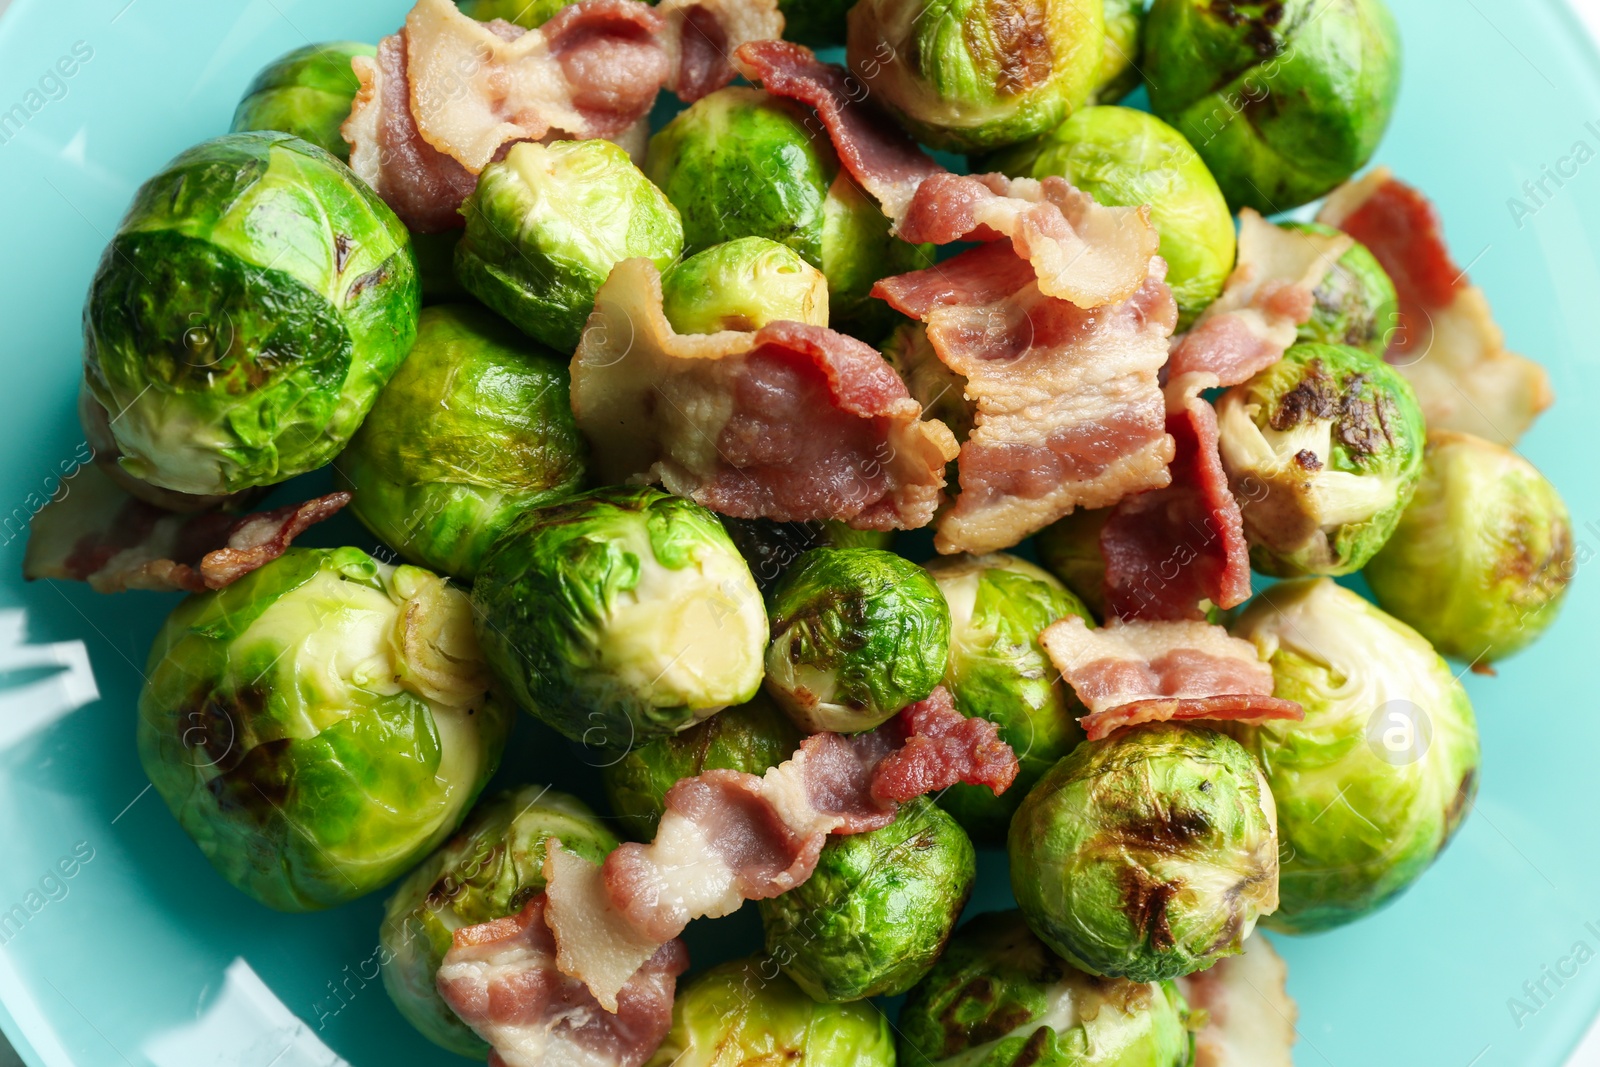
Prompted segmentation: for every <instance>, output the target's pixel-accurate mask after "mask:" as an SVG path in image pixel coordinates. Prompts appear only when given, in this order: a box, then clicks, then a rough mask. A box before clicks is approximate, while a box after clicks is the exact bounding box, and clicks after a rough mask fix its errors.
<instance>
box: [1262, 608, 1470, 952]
mask: <svg viewBox="0 0 1600 1067" xmlns="http://www.w3.org/2000/svg"><path fill="white" fill-rule="evenodd" d="M1233 631H1234V633H1235V634H1236V635H1237V636H1239V637H1243V638H1246V639H1248V640H1250V641H1254V642H1255V644H1256V646H1257V648H1258V649H1260V651H1261V653H1262V655H1263V657H1265V658H1267V659H1269V660H1270V661H1271V663H1272V675H1273V678H1274V680H1275V683H1276V684H1275V686H1274V690H1273V692H1274V694H1275V695H1276V696H1279V697H1282V698H1284V699H1286V700H1294V701H1298V702H1299V703H1300V706H1301V707H1303V708H1305V712H1306V718H1305V721H1304V722H1278V723H1264V724H1262V725H1260V726H1238V727H1234V728H1232V729H1233V732H1234V735H1235V736H1237V737H1238V738H1239V739H1240V740H1241V741H1242V742H1243V744H1244V745H1245V747H1246V748H1248V749H1250V750H1251V751H1252V752H1253V753H1255V754H1256V756H1257V757H1258V758H1259V759H1260V760H1261V765H1262V766H1263V767H1264V768H1266V771H1267V779H1268V782H1269V783H1270V784H1271V786H1272V794H1273V796H1274V797H1275V798H1276V799H1277V803H1278V834H1279V837H1280V838H1281V839H1282V841H1283V871H1282V876H1281V881H1280V887H1279V894H1280V897H1279V900H1280V903H1279V906H1278V911H1277V913H1276V914H1275V915H1273V916H1272V917H1271V918H1269V919H1266V920H1263V921H1264V922H1265V924H1266V925H1267V926H1269V927H1271V928H1272V929H1274V930H1284V931H1287V932H1289V933H1311V932H1314V931H1317V930H1327V929H1331V928H1332V927H1335V926H1340V925H1343V924H1344V923H1347V922H1350V921H1352V920H1354V919H1358V918H1360V917H1361V916H1363V915H1366V914H1367V913H1369V912H1371V911H1373V910H1375V909H1377V908H1379V907H1381V906H1382V905H1383V904H1385V903H1387V902H1388V901H1389V900H1391V899H1393V897H1394V896H1395V895H1396V894H1397V893H1399V892H1400V891H1401V890H1403V889H1405V888H1406V887H1407V886H1409V885H1410V884H1411V883H1412V882H1414V881H1416V879H1417V877H1418V876H1419V875H1421V874H1422V872H1423V871H1424V870H1426V869H1427V868H1428V865H1429V864H1431V863H1432V862H1433V861H1434V859H1435V858H1436V857H1437V856H1438V855H1439V853H1440V851H1442V850H1443V849H1444V846H1445V845H1446V843H1448V842H1449V840H1450V837H1451V835H1452V834H1454V833H1455V831H1456V828H1457V827H1458V826H1459V825H1460V824H1461V819H1462V817H1463V816H1464V815H1465V814H1466V811H1467V808H1468V806H1469V805H1470V804H1471V803H1472V797H1473V794H1474V792H1475V790H1476V788H1477V775H1478V729H1477V724H1476V722H1475V720H1474V719H1473V715H1472V704H1471V702H1469V701H1468V700H1467V694H1466V691H1465V690H1464V689H1462V688H1461V683H1460V682H1458V681H1456V679H1455V675H1454V673H1453V672H1452V671H1451V670H1450V667H1449V666H1448V665H1447V664H1446V663H1445V661H1444V660H1443V659H1441V658H1440V657H1439V654H1438V653H1437V652H1435V651H1434V650H1433V649H1432V648H1431V647H1430V646H1429V645H1428V642H1427V641H1425V640H1423V639H1422V637H1421V636H1420V635H1419V634H1418V633H1417V632H1416V631H1414V630H1412V629H1411V628H1410V627H1409V626H1406V625H1405V624H1404V623H1402V622H1400V621H1398V620H1396V619H1393V618H1390V617H1389V616H1388V615H1385V614H1384V613H1383V612H1381V611H1379V610H1378V609H1377V608H1375V607H1373V606H1372V605H1371V604H1369V603H1367V602H1366V601H1365V600H1363V599H1362V598H1361V597H1359V596H1357V595H1356V594H1355V593H1352V592H1351V591H1350V590H1348V589H1345V588H1343V587H1341V586H1339V585H1335V584H1334V583H1333V582H1332V581H1329V580H1328V579H1325V578H1324V579H1305V580H1301V581H1294V582H1280V583H1279V584H1277V585H1275V586H1273V587H1272V588H1270V589H1268V590H1267V591H1266V592H1264V593H1262V594H1261V595H1260V596H1259V597H1257V598H1256V599H1255V601H1253V602H1252V603H1251V604H1250V606H1249V607H1248V608H1247V609H1246V610H1245V612H1244V614H1243V615H1241V616H1240V618H1239V620H1238V622H1237V623H1236V624H1235V625H1234V627H1233Z"/></svg>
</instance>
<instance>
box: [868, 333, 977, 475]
mask: <svg viewBox="0 0 1600 1067" xmlns="http://www.w3.org/2000/svg"><path fill="white" fill-rule="evenodd" d="M883 358H884V359H887V360H888V361H889V362H890V364H892V365H893V366H894V369H895V373H896V374H898V375H900V378H901V380H902V381H904V382H905V383H906V391H907V392H909V393H910V394H911V398H912V399H913V400H915V401H916V402H917V403H919V404H921V405H922V410H923V412H924V413H925V414H926V416H927V417H928V418H930V419H938V420H939V421H940V422H942V423H944V424H945V425H946V426H948V427H950V432H951V433H954V434H955V435H956V440H958V441H965V440H966V439H967V437H968V436H970V435H971V433H972V426H973V422H974V420H975V419H976V418H977V414H978V406H977V404H975V403H973V402H972V401H970V400H968V399H967V397H966V388H967V379H966V376H965V375H961V374H957V373H956V372H955V371H953V370H951V369H950V368H949V367H947V366H946V365H945V362H944V360H942V359H940V358H939V354H938V353H937V352H935V351H934V350H933V342H931V341H929V340H928V328H927V327H926V326H924V325H923V324H922V323H920V322H903V323H901V324H900V325H899V326H896V327H895V330H894V332H893V333H892V334H890V335H889V339H888V340H887V341H885V342H884V345H883ZM950 467H951V469H952V470H954V469H955V464H954V462H953V461H952V463H951V464H950Z"/></svg>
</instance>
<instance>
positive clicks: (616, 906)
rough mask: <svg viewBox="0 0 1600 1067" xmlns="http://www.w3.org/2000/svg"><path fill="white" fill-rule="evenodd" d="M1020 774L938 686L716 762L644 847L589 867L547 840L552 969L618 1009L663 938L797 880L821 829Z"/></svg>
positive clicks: (856, 829) (858, 826)
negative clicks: (778, 752) (742, 766)
mask: <svg viewBox="0 0 1600 1067" xmlns="http://www.w3.org/2000/svg"><path fill="white" fill-rule="evenodd" d="M1016 771H1017V763H1016V756H1015V754H1014V753H1012V752H1011V750H1010V748H1009V747H1008V746H1007V745H1006V744H1005V743H1004V742H1002V741H1000V740H999V733H998V731H997V730H996V728H995V727H994V725H993V724H992V723H989V722H987V721H985V720H982V719H966V718H963V716H962V715H961V713H960V712H958V711H956V710H955V708H954V706H953V704H952V702H951V699H950V696H949V694H948V693H946V692H945V691H944V690H943V689H936V690H935V691H934V694H933V695H931V696H930V697H929V698H928V700H926V701H924V702H923V703H922V704H920V705H915V706H913V707H912V708H908V709H907V710H906V711H904V712H902V713H901V715H900V716H899V717H897V718H896V719H895V720H892V721H891V722H889V723H886V724H885V725H884V726H882V727H880V728H879V729H877V730H874V731H872V732H870V733H867V734H858V735H856V736H854V737H843V736H841V735H839V734H830V733H821V734H815V735H813V736H811V737H809V738H807V739H806V740H805V741H804V742H803V743H802V744H801V746H800V750H799V751H798V752H796V753H795V754H794V756H793V757H792V758H790V759H789V760H787V761H785V762H783V763H781V764H779V765H778V766H776V767H774V768H772V769H771V770H769V771H767V772H766V774H765V775H763V776H761V777H757V776H755V775H752V774H743V773H740V772H737V771H727V770H714V771H706V772H704V773H702V774H699V775H696V776H695V777H693V778H686V779H683V780H682V781H679V782H678V783H677V784H676V785H674V786H673V787H672V789H671V790H670V791H669V792H668V793H667V797H666V812H665V814H664V815H662V817H661V823H660V826H659V828H658V829H657V830H656V836H655V840H653V841H652V842H650V843H649V844H639V843H637V842H630V843H627V844H624V845H622V846H621V847H620V848H618V849H616V850H615V851H614V852H612V853H611V854H610V855H609V856H607V857H606V860H605V862H604V864H602V865H600V866H598V867H597V866H595V865H593V864H591V863H589V862H588V861H587V860H585V859H583V858H581V857H578V856H575V855H573V854H571V853H569V852H566V851H564V850H562V849H561V848H560V846H559V843H558V842H555V841H553V840H552V842H551V843H550V846H549V852H548V858H547V859H546V861H545V878H546V879H547V882H548V885H547V888H546V893H547V894H548V896H549V907H548V910H547V912H546V921H547V922H548V923H549V924H550V929H551V930H552V931H553V932H554V934H555V941H556V945H557V955H556V961H557V966H558V967H559V968H560V970H561V972H562V973H563V974H565V975H568V976H570V977H573V978H576V979H579V980H581V981H582V982H583V983H584V984H585V985H586V986H587V987H588V988H589V991H590V992H591V993H593V994H594V996H595V999H596V1000H598V1001H599V1002H600V1004H601V1005H602V1006H603V1007H604V1008H605V1009H606V1010H607V1011H614V1010H616V1006H617V1003H618V1000H617V995H618V992H619V991H620V990H621V989H623V988H624V987H625V985H626V983H627V982H628V981H629V979H630V977H631V976H632V975H633V974H634V973H635V972H636V971H637V970H638V968H639V966H640V965H641V964H642V963H643V962H644V961H645V960H648V959H649V958H651V956H652V954H654V953H655V952H656V951H657V950H658V949H659V947H660V945H661V944H662V943H663V942H664V941H666V940H667V939H668V938H671V937H675V936H677V934H679V933H681V932H682V931H683V928H684V926H685V925H686V924H687V923H688V922H689V921H690V920H691V919H694V918H698V917H702V916H712V917H714V916H720V915H727V914H729V913H731V912H733V911H734V910H736V909H737V908H738V907H739V906H740V905H741V904H743V903H744V901H746V900H764V899H768V898H770V897H774V896H777V895H778V894H780V893H783V892H787V891H788V890H790V889H792V888H794V887H795V886H797V885H799V884H801V883H802V882H804V881H805V880H806V879H807V878H809V877H810V876H811V872H812V871H813V870H814V869H815V867H816V863H817V857H818V854H819V853H820V852H821V851H822V846H823V844H824V842H825V841H826V839H827V835H829V834H855V833H863V832H865V831H868V830H874V829H877V828H879V827H882V826H886V825H888V824H889V823H890V822H892V821H893V819H894V816H895V805H896V803H897V802H898V801H901V800H907V799H910V798H911V796H912V795H920V793H919V791H921V792H925V791H928V790H936V789H942V788H944V787H946V786H949V785H953V784H955V783H956V782H958V781H960V782H967V783H969V784H974V785H987V786H989V787H990V788H991V789H993V790H994V791H995V793H997V794H998V793H1001V792H1004V791H1005V789H1006V788H1007V787H1008V786H1009V785H1010V784H1011V782H1012V780H1013V779H1014V778H1015V777H1016Z"/></svg>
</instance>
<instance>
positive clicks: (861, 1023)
mask: <svg viewBox="0 0 1600 1067" xmlns="http://www.w3.org/2000/svg"><path fill="white" fill-rule="evenodd" d="M780 1063H781V1064H784V1065H785V1067H836V1065H838V1064H849V1065H850V1067H895V1060H894V1035H893V1034H892V1033H891V1032H890V1029H889V1019H888V1017H887V1016H885V1015H884V1014H883V1012H881V1011H879V1010H878V1009H877V1008H876V1007H874V1006H873V1005H871V1004H818V1003H817V1002H816V1001H814V1000H812V999H811V998H810V997H808V996H806V995H805V994H804V993H802V992H801V991H800V989H799V987H797V986H796V985H795V984H794V983H793V982H791V981H790V980H789V979H788V978H785V977H784V976H783V974H782V973H781V972H780V971H779V970H778V968H777V965H776V964H775V963H773V962H772V961H771V960H767V959H762V958H761V957H751V958H749V959H744V960H730V961H729V962H727V963H724V964H722V965H721V966H718V967H713V968H711V970H709V971H707V972H705V973H704V974H702V975H700V976H699V977H698V978H696V979H694V981H692V982H690V983H689V984H688V985H687V986H684V987H683V988H681V989H679V990H678V996H677V1000H676V1001H675V1002H674V1003H673V1005H672V1030H671V1031H670V1032H669V1033H668V1034H667V1039H666V1040H665V1041H663V1042H662V1043H661V1047H660V1048H658V1049H656V1053H655V1055H654V1056H652V1057H650V1059H649V1060H648V1061H646V1063H645V1067H741V1065H742V1067H766V1065H768V1064H780Z"/></svg>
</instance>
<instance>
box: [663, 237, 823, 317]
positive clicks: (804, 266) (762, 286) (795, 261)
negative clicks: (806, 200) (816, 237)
mask: <svg viewBox="0 0 1600 1067" xmlns="http://www.w3.org/2000/svg"><path fill="white" fill-rule="evenodd" d="M661 313H662V314H663V315H665V316H666V318H667V321H668V322H669V323H671V324H672V328H673V330H675V331H676V332H678V333H716V332H718V331H719V330H745V331H750V330H759V329H760V328H761V327H763V326H765V325H767V324H768V323H769V322H780V321H787V322H804V323H809V324H810V325H812V326H826V325H828V282H827V279H826V278H824V277H823V275H822V272H821V271H820V270H818V269H817V268H816V267H813V266H812V265H811V264H809V263H807V262H806V261H805V260H803V259H801V258H800V255H799V253H797V252H795V251H794V249H792V248H790V247H788V246H787V245H781V244H778V243H777V242H776V241H769V240H767V239H766V238H765V237H738V238H735V239H734V240H732V241H727V242H725V243H723V244H720V245H712V246H711V247H710V248H706V249H703V250H701V251H699V252H696V253H695V254H694V255H692V256H689V257H688V258H687V259H680V260H678V262H676V263H674V264H672V266H670V267H668V268H667V269H666V270H664V271H662V273H661Z"/></svg>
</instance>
